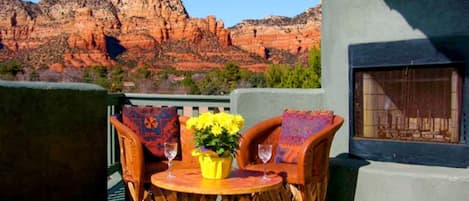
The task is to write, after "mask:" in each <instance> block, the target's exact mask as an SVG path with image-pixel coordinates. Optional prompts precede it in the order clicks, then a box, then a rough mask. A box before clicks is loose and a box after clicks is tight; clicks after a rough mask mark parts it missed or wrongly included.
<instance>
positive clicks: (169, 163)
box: [168, 160, 172, 175]
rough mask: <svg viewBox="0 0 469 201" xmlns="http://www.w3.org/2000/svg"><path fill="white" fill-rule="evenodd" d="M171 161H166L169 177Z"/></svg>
mask: <svg viewBox="0 0 469 201" xmlns="http://www.w3.org/2000/svg"><path fill="white" fill-rule="evenodd" d="M171 161H172V160H169V161H168V175H171Z"/></svg>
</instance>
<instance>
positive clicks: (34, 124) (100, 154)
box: [0, 81, 107, 201]
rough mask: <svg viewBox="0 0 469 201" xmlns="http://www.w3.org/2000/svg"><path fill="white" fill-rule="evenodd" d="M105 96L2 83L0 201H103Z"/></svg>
mask: <svg viewBox="0 0 469 201" xmlns="http://www.w3.org/2000/svg"><path fill="white" fill-rule="evenodd" d="M106 98H107V92H106V91H105V90H104V89H102V88H101V87H98V86H96V85H90V84H58V83H39V82H6V81H0V178H1V179H0V181H1V182H0V189H1V190H0V200H77V201H78V200H80V201H81V200H105V199H106V196H107V194H106V193H107V191H106V189H107V188H106V175H107V172H106V121H107V118H106Z"/></svg>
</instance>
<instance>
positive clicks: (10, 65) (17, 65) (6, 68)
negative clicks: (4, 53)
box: [0, 60, 24, 77]
mask: <svg viewBox="0 0 469 201" xmlns="http://www.w3.org/2000/svg"><path fill="white" fill-rule="evenodd" d="M23 68H24V67H23V64H22V63H21V62H19V61H17V60H8V61H6V62H3V63H1V64H0V74H3V75H5V74H9V75H12V76H13V77H15V76H16V75H17V74H18V73H23V72H24V71H23Z"/></svg>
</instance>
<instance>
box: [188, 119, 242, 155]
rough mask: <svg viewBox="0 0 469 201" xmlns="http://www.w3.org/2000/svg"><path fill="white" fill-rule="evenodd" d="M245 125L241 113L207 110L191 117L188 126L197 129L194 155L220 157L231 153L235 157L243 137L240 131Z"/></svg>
mask: <svg viewBox="0 0 469 201" xmlns="http://www.w3.org/2000/svg"><path fill="white" fill-rule="evenodd" d="M243 125H244V119H243V117H242V116H241V115H233V114H228V113H225V112H220V113H211V112H206V113H202V114H201V115H199V116H198V117H191V118H189V119H188V120H187V122H186V126H187V128H188V129H193V130H194V131H195V137H194V140H195V146H196V149H195V150H194V151H193V152H192V155H194V156H197V155H200V154H204V155H213V156H215V155H216V156H218V157H226V156H228V155H231V156H233V157H234V156H235V154H236V149H238V148H239V144H238V141H239V138H240V137H241V135H240V134H239V133H238V132H239V130H240V129H241V128H242V127H243Z"/></svg>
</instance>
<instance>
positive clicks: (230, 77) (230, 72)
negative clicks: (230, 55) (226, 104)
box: [223, 63, 241, 91]
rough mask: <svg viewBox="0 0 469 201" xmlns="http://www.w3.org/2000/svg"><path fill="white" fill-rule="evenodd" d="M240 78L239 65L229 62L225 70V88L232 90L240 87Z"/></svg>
mask: <svg viewBox="0 0 469 201" xmlns="http://www.w3.org/2000/svg"><path fill="white" fill-rule="evenodd" d="M240 78H241V75H240V68H239V65H238V64H235V63H227V64H226V65H225V69H224V72H223V80H224V82H225V83H226V84H225V86H224V88H226V89H227V91H232V90H234V89H236V88H238V81H239V80H240Z"/></svg>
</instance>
